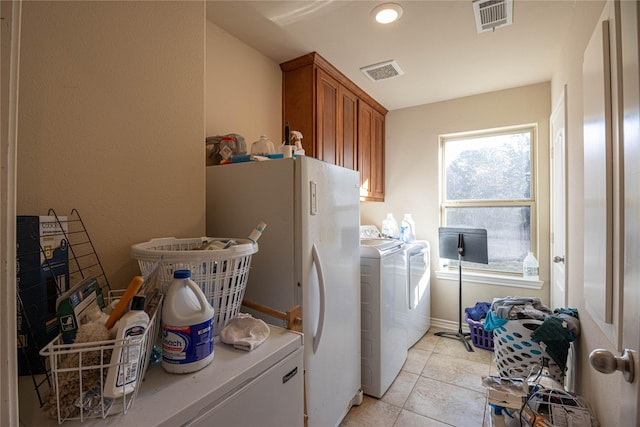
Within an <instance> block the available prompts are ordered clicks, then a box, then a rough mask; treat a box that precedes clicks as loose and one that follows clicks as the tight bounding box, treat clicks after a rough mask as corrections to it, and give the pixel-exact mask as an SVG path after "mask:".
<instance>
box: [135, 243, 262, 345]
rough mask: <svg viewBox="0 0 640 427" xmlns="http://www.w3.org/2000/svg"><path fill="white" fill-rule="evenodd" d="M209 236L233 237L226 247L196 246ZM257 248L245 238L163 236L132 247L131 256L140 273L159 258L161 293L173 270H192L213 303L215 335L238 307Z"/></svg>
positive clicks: (233, 315)
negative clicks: (229, 244) (180, 237)
mask: <svg viewBox="0 0 640 427" xmlns="http://www.w3.org/2000/svg"><path fill="white" fill-rule="evenodd" d="M212 240H216V241H221V242H229V241H233V242H234V244H233V245H232V246H229V247H228V248H226V249H217V250H195V249H197V248H199V247H201V246H202V245H203V244H204V243H206V242H210V241H212ZM256 252H258V244H257V243H255V242H253V241H251V240H248V239H224V238H215V239H214V238H210V237H201V238H193V239H176V238H174V237H165V238H160V239H152V240H150V241H148V242H145V243H138V244H136V245H133V246H132V247H131V256H132V257H133V258H134V259H137V260H138V264H139V265H140V271H141V272H142V273H143V274H144V273H145V272H146V271H148V270H149V269H151V268H152V267H153V266H154V265H155V263H156V262H159V264H160V265H159V267H158V275H159V278H158V280H159V283H158V285H159V286H160V288H161V290H162V291H163V292H164V293H166V290H167V288H168V287H169V285H170V284H171V282H172V281H173V272H174V271H176V270H191V279H192V280H193V281H194V282H196V283H197V284H198V285H199V286H200V289H202V291H203V292H204V294H205V296H206V297H207V300H208V301H209V303H210V304H211V306H212V307H213V310H214V317H213V328H214V332H215V334H216V335H217V334H219V332H220V330H221V329H222V328H223V327H224V326H225V325H226V324H227V323H228V322H229V321H230V320H231V319H233V318H234V317H235V316H236V315H237V314H238V312H239V311H240V306H241V305H242V299H243V298H244V291H245V288H246V285H247V279H248V277H249V268H250V266H251V256H252V255H253V254H254V253H256Z"/></svg>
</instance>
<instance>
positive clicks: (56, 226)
mask: <svg viewBox="0 0 640 427" xmlns="http://www.w3.org/2000/svg"><path fill="white" fill-rule="evenodd" d="M16 231H17V232H16V244H17V256H16V258H17V259H16V264H17V284H18V286H17V307H16V308H17V312H18V316H17V324H18V328H17V335H18V359H19V360H18V367H19V374H20V375H30V376H31V379H32V382H33V386H34V387H35V390H36V394H37V396H38V400H39V402H40V406H43V405H44V404H45V399H44V394H45V392H47V391H48V390H49V389H50V388H51V384H52V380H51V376H50V367H49V366H47V358H44V357H42V356H40V350H41V349H42V348H43V347H45V346H46V345H47V344H48V343H49V342H50V341H51V340H53V339H55V338H56V337H57V335H58V333H59V328H58V320H57V316H56V302H57V299H58V297H59V296H60V295H61V294H62V293H63V292H65V291H67V290H69V289H70V288H71V287H72V286H73V285H74V284H76V283H78V282H80V281H82V280H84V279H86V278H89V277H95V278H96V280H97V281H98V283H99V285H100V288H101V289H102V290H103V294H104V293H106V292H108V291H110V289H111V287H110V286H109V282H108V280H107V276H106V275H105V273H104V269H103V268H102V263H101V262H100V258H99V257H98V254H97V252H96V249H95V246H94V245H93V242H92V241H91V238H90V236H89V232H88V231H87V228H86V226H85V224H84V222H83V221H82V217H81V216H80V213H79V212H78V211H77V210H76V209H72V210H71V213H70V214H69V215H68V216H59V215H58V214H57V213H56V212H55V211H54V210H53V209H49V211H48V213H47V216H44V217H43V216H19V217H18V219H17V224H16ZM45 386H46V388H44V387H45Z"/></svg>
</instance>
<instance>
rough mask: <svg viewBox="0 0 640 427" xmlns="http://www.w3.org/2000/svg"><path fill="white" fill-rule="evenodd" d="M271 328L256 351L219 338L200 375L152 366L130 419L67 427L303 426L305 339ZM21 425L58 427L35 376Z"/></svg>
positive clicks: (25, 392) (26, 390)
mask: <svg viewBox="0 0 640 427" xmlns="http://www.w3.org/2000/svg"><path fill="white" fill-rule="evenodd" d="M270 328H271V332H270V335H269V338H268V339H267V340H266V341H265V342H264V343H263V344H262V345H261V346H259V347H258V348H256V349H254V350H253V351H250V352H246V351H243V350H236V349H234V348H233V347H231V346H228V345H226V344H223V343H221V342H219V337H216V341H215V344H214V359H213V362H211V364H210V365H209V366H207V367H206V368H204V369H202V370H200V371H197V372H193V373H190V374H169V373H167V372H165V371H164V370H163V369H162V367H161V366H160V365H156V366H152V367H150V368H149V370H148V371H147V374H146V377H145V380H144V383H142V385H141V386H140V390H139V392H138V396H137V397H136V399H135V401H134V402H133V404H132V405H131V408H130V409H129V411H128V412H127V414H126V415H113V416H110V417H107V418H105V419H93V420H86V421H85V422H83V423H80V422H79V421H65V422H64V423H63V424H62V425H63V426H116V425H117V426H123V427H126V426H136V427H139V426H172V427H173V426H193V427H195V426H214V425H216V426H225V427H232V426H238V427H240V426H242V427H245V426H253V425H260V426H278V427H281V426H303V425H304V392H303V390H304V381H303V377H304V368H303V364H302V361H303V336H302V334H299V333H296V332H291V331H288V330H286V329H282V328H278V327H276V326H270ZM24 379H27V380H28V381H24V382H22V380H24ZM20 422H21V425H22V426H38V427H41V426H55V425H58V423H57V420H54V419H50V418H47V416H46V414H45V412H44V411H43V410H41V409H40V408H39V407H38V403H37V399H36V398H35V392H34V391H33V386H32V383H31V378H30V377H29V378H27V377H22V378H21V383H20Z"/></svg>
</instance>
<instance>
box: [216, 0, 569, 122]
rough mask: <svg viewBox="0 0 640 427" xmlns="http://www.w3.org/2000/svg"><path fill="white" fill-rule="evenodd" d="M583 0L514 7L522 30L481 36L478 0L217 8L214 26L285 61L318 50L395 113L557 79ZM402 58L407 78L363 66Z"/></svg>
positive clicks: (540, 0) (542, 0)
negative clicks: (381, 15)
mask: <svg viewBox="0 0 640 427" xmlns="http://www.w3.org/2000/svg"><path fill="white" fill-rule="evenodd" d="M579 1H580V0H572V1H569V0H554V1H548V0H514V2H513V25H510V26H507V27H503V28H499V29H497V30H495V31H493V32H484V33H480V34H478V33H477V31H476V25H475V18H474V14H473V6H472V1H471V0H464V1H463V0H412V1H401V0H398V1H395V2H396V3H398V4H400V5H401V6H402V7H403V9H404V14H403V16H402V18H401V19H400V20H399V21H397V22H395V23H392V24H389V25H386V26H383V25H380V24H377V23H375V22H374V21H373V20H372V19H371V10H372V9H373V8H374V7H375V6H376V5H378V4H381V3H383V1H363V0H360V1H347V0H329V1H324V0H323V1H244V0H240V1H218V0H214V1H208V2H207V19H208V20H209V21H211V22H213V23H214V24H216V25H217V26H219V27H220V28H222V29H223V30H225V31H227V32H228V33H230V34H232V35H233V36H235V37H236V38H238V39H239V40H241V41H243V42H244V43H246V44H247V45H249V46H252V47H253V48H255V49H256V50H258V51H259V52H262V53H263V54H264V55H265V56H267V57H269V58H271V59H272V60H273V61H275V62H276V63H281V62H284V61H287V60H290V59H293V58H296V57H298V56H301V55H304V54H307V53H309V52H312V51H316V52H318V53H319V54H320V55H321V56H323V57H324V58H325V59H327V60H328V61H329V62H331V63H332V64H333V65H334V66H336V67H337V68H338V69H339V70H340V71H341V72H342V73H343V74H345V75H346V76H347V77H348V78H350V79H351V80H352V81H353V82H354V83H356V84H357V85H358V86H360V87H361V88H362V89H363V90H364V91H365V92H367V93H368V94H370V95H371V96H372V97H373V98H374V99H376V100H377V101H378V102H380V103H381V104H382V105H384V106H385V107H386V108H387V109H389V110H395V109H400V108H405V107H410V106H414V105H421V104H428V103H432V102H437V101H443V100H447V99H454V98H459V97H464V96H469V95H475V94H479V93H485V92H491V91H495V90H500V89H507V88H512V87H518V86H524V85H529V84H535V83H540V82H544V81H548V80H550V79H551V73H552V64H553V63H554V62H555V61H557V60H558V59H559V55H560V53H561V48H562V44H563V41H564V40H565V39H566V38H567V37H569V36H570V34H571V31H572V22H573V16H574V13H575V9H576V4H577V3H578V2H579ZM387 60H395V61H396V62H397V63H398V65H399V66H400V68H401V69H402V70H403V71H404V75H402V76H398V77H394V78H391V79H387V80H382V81H377V82H372V81H370V80H369V79H368V78H367V77H366V76H365V75H364V74H363V73H362V72H361V71H360V68H361V67H364V66H367V65H371V64H376V63H380V62H384V61H387Z"/></svg>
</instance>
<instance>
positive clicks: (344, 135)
mask: <svg viewBox="0 0 640 427" xmlns="http://www.w3.org/2000/svg"><path fill="white" fill-rule="evenodd" d="M338 99H339V102H340V104H339V105H338V136H339V138H338V146H337V148H338V153H339V158H338V163H337V164H338V165H340V166H344V167H345V168H348V169H352V170H358V97H357V96H356V95H355V94H354V93H353V92H351V91H349V90H347V89H346V88H345V87H344V86H341V87H340V88H339V90H338Z"/></svg>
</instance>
